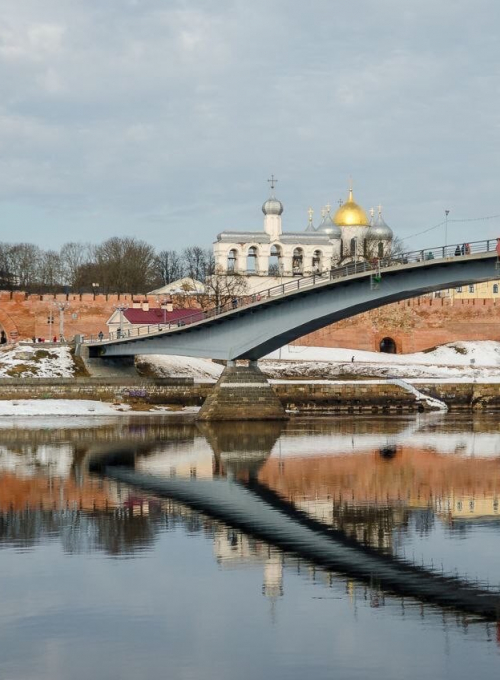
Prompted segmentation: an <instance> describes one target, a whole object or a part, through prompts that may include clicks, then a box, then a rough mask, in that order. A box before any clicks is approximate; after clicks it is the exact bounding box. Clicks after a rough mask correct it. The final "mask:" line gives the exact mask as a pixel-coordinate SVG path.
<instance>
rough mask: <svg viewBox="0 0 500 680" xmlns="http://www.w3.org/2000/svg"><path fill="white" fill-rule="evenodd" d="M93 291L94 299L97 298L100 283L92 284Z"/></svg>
mask: <svg viewBox="0 0 500 680" xmlns="http://www.w3.org/2000/svg"><path fill="white" fill-rule="evenodd" d="M92 291H93V293H94V300H95V296H96V295H97V294H98V293H99V284H98V283H93V284H92Z"/></svg>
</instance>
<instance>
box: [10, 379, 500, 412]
mask: <svg viewBox="0 0 500 680" xmlns="http://www.w3.org/2000/svg"><path fill="white" fill-rule="evenodd" d="M232 382H233V381H231V383H232ZM244 384H245V383H244V382H243V383H240V385H239V387H238V389H239V390H240V392H241V390H245V389H246V388H245V387H244ZM271 386H272V389H273V391H274V392H275V394H276V395H277V396H278V398H279V400H280V401H281V404H282V405H283V407H284V408H285V409H287V410H289V411H292V412H293V411H297V412H299V413H305V414H321V413H332V414H345V413H401V412H403V413H414V412H416V411H419V410H424V409H425V406H424V405H423V404H422V402H421V401H420V400H419V399H418V397H417V396H416V395H415V394H413V393H411V392H408V391H406V390H405V389H403V388H401V387H400V386H398V385H395V384H390V383H388V382H384V381H376V380H374V381H364V380H363V381H362V380H359V381H351V382H333V381H332V382H326V381H323V382H319V381H318V382H307V381H292V380H290V381H286V380H281V381H276V380H275V381H272V383H271ZM214 387H215V385H214V383H212V382H196V383H195V382H194V380H193V379H192V378H140V377H132V378H131V377H123V378H76V379H70V378H23V379H14V378H3V379H0V399H14V400H15V399H96V400H102V401H110V402H118V401H119V402H124V403H131V404H134V403H135V404H141V405H142V404H151V405H158V404H171V405H178V406H201V405H202V404H203V403H204V401H205V399H206V398H207V397H208V395H209V394H210V393H211V392H212V391H213V390H214ZM223 389H224V390H226V389H228V390H229V392H228V396H230V391H231V390H232V389H233V388H232V387H229V388H223ZM418 391H419V392H422V393H424V394H426V395H429V396H430V397H433V398H435V399H439V400H440V401H443V402H444V403H445V404H446V405H447V406H448V408H449V409H450V411H472V410H475V411H500V383H424V384H422V383H419V385H418ZM248 397H249V398H250V395H248ZM262 397H263V398H264V397H265V395H264V394H263V395H262ZM232 399H233V402H232V404H233V406H234V408H235V409H240V410H241V409H242V408H243V406H242V403H241V402H235V401H234V395H232ZM247 403H250V402H247Z"/></svg>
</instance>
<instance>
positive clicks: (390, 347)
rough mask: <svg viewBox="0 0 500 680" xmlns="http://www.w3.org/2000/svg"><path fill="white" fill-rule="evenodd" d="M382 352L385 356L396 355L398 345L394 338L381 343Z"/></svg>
mask: <svg viewBox="0 0 500 680" xmlns="http://www.w3.org/2000/svg"><path fill="white" fill-rule="evenodd" d="M380 351H381V352H384V353H385V354H396V343H395V342H394V340H393V339H392V338H383V339H382V340H381V341H380Z"/></svg>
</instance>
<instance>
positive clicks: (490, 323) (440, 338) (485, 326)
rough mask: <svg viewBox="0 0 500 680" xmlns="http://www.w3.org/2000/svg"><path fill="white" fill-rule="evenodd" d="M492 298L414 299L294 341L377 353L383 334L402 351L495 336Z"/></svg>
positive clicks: (499, 320)
mask: <svg viewBox="0 0 500 680" xmlns="http://www.w3.org/2000/svg"><path fill="white" fill-rule="evenodd" d="M494 302H495V301H494V300H491V299H471V300H459V301H457V300H455V301H454V302H453V304H451V300H450V299H449V298H435V299H430V298H414V299H412V300H405V301H404V302H398V303H395V304H392V305H387V306H385V307H380V308H378V309H374V310H372V311H371V312H366V313H364V314H359V315H358V316H354V317H352V318H351V319H345V320H344V321H339V322H338V323H336V324H332V325H331V326H326V327H325V328H323V329H321V330H319V331H316V332H314V333H311V334H309V335H306V336H304V337H303V338H300V339H299V340H297V341H296V342H295V344H297V345H309V346H319V347H346V348H349V349H361V350H369V351H375V352H378V351H379V349H380V341H381V340H382V338H385V337H390V338H392V339H393V340H394V341H395V342H396V349H397V352H398V354H399V353H404V354H407V353H409V352H420V351H422V350H424V349H428V348H430V347H435V346H436V345H442V344H444V343H447V342H454V341H457V340H497V341H500V304H498V305H495V304H494Z"/></svg>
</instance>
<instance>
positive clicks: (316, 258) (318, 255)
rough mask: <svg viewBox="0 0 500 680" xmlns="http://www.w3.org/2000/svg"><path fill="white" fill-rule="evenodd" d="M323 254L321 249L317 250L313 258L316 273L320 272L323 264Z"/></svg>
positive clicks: (313, 268) (313, 267)
mask: <svg viewBox="0 0 500 680" xmlns="http://www.w3.org/2000/svg"><path fill="white" fill-rule="evenodd" d="M322 259H323V254H322V252H321V250H315V251H314V253H313V259H312V270H313V273H314V274H319V272H320V271H321V266H322Z"/></svg>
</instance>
